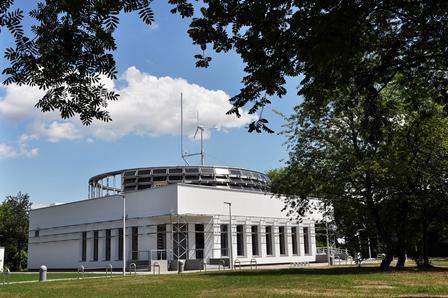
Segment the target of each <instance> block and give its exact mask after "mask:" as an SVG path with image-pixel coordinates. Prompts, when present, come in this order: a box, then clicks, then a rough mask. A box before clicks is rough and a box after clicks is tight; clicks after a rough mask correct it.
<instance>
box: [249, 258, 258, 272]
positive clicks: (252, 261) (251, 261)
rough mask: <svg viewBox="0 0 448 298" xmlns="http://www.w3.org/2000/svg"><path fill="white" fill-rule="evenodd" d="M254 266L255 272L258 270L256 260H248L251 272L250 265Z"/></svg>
mask: <svg viewBox="0 0 448 298" xmlns="http://www.w3.org/2000/svg"><path fill="white" fill-rule="evenodd" d="M253 264H255V270H257V269H258V264H257V260H255V259H252V260H250V269H251V270H252V265H253Z"/></svg>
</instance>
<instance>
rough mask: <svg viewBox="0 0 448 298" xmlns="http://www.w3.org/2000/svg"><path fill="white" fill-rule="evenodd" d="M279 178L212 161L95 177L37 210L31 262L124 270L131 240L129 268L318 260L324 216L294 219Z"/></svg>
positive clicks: (32, 226)
mask: <svg viewBox="0 0 448 298" xmlns="http://www.w3.org/2000/svg"><path fill="white" fill-rule="evenodd" d="M269 182H270V181H269V178H268V177H267V176H266V175H264V174H262V173H258V172H254V171H249V170H244V169H236V168H225V167H210V166H207V167H164V168H163V167H157V168H142V169H131V170H123V171H116V172H110V173H106V174H102V175H98V176H95V177H93V178H91V179H90V180H89V198H88V199H86V200H81V201H76V202H71V203H67V204H62V205H56V206H50V207H45V208H40V209H33V210H31V212H30V231H29V256H28V267H29V269H37V268H39V267H40V266H41V265H46V266H47V267H48V268H49V269H50V270H51V269H76V268H77V267H78V266H80V265H83V266H84V267H85V268H86V269H104V268H105V267H107V266H109V265H112V266H113V268H116V269H118V268H122V266H123V261H122V260H123V236H125V249H126V259H127V266H129V265H130V264H131V263H135V264H136V265H137V266H140V267H143V268H151V265H152V264H154V263H155V262H157V263H158V264H160V265H161V267H162V270H163V269H166V270H168V269H169V268H171V269H173V264H177V261H176V260H185V262H186V263H185V266H186V268H185V269H186V270H188V269H198V268H199V267H200V266H203V265H202V264H203V263H207V264H221V263H224V264H226V265H229V263H230V257H231V256H232V257H233V261H234V262H237V263H241V264H243V265H244V264H250V263H251V262H253V263H254V262H256V263H257V264H258V265H261V264H280V263H293V262H313V261H315V259H316V244H315V230H314V222H313V221H312V220H309V219H306V218H303V219H301V220H300V222H299V221H297V220H291V219H290V218H288V217H287V216H286V214H285V212H284V211H282V209H283V207H284V205H283V202H282V201H281V200H280V199H277V198H273V197H272V195H271V194H270V193H269ZM124 202H125V213H126V220H125V223H126V229H125V231H123V214H124V213H123V208H124V204H123V203H124ZM229 203H230V204H229ZM229 205H231V207H230V206H229ZM230 208H231V209H230ZM229 211H231V213H232V217H231V222H232V226H230V216H229ZM230 250H232V251H230Z"/></svg>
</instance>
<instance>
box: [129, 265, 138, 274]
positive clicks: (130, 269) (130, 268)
mask: <svg viewBox="0 0 448 298" xmlns="http://www.w3.org/2000/svg"><path fill="white" fill-rule="evenodd" d="M132 268H134V276H136V275H137V265H136V264H135V263H131V264H130V265H129V275H132Z"/></svg>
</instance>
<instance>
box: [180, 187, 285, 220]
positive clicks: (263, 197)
mask: <svg viewBox="0 0 448 298" xmlns="http://www.w3.org/2000/svg"><path fill="white" fill-rule="evenodd" d="M178 187H179V189H178V195H179V201H178V206H179V213H180V214H212V215H217V214H222V215H227V214H229V209H228V206H227V205H226V204H224V202H230V203H232V215H244V216H246V215H250V216H254V217H276V218H278V217H286V214H285V213H284V212H282V211H281V210H282V209H283V207H284V203H283V202H282V201H281V200H280V199H277V198H273V197H272V195H271V194H263V193H256V192H244V191H237V190H231V189H222V188H210V187H201V186H197V185H187V184H179V186H178Z"/></svg>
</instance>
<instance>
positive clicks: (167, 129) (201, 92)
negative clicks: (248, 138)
mask: <svg viewBox="0 0 448 298" xmlns="http://www.w3.org/2000/svg"><path fill="white" fill-rule="evenodd" d="M121 80H122V81H123V83H124V84H123V86H122V87H116V85H115V84H114V82H113V81H111V80H108V79H103V82H104V83H105V84H106V86H107V87H108V88H110V89H114V90H115V91H117V92H118V93H119V94H120V97H119V100H118V101H114V102H109V103H108V107H107V110H108V111H109V112H110V114H111V117H112V119H113V120H112V122H108V123H105V122H101V121H94V122H93V123H92V125H90V126H87V127H86V126H83V125H82V124H81V123H80V121H79V120H78V119H77V118H73V119H68V120H61V119H60V116H59V114H58V113H56V112H50V113H42V112H40V111H39V110H38V109H36V108H35V107H34V105H35V104H36V102H37V100H38V99H39V98H40V97H41V96H42V95H43V92H42V91H41V90H39V89H37V88H34V87H28V86H17V85H9V86H3V87H2V88H5V89H6V92H5V96H4V98H0V117H4V119H8V120H10V121H15V122H23V123H26V125H27V129H26V132H25V133H24V135H23V136H22V137H21V138H22V140H21V141H19V144H20V145H19V147H20V146H22V147H24V149H23V150H21V149H20V148H19V150H15V151H16V155H27V156H29V155H33V156H34V155H37V154H38V152H37V149H36V148H33V149H28V147H27V145H26V144H27V143H28V142H29V141H30V140H35V139H45V140H47V141H49V142H58V141H61V140H78V139H84V140H86V141H88V142H93V141H94V140H97V139H102V140H115V139H118V138H121V137H124V136H126V135H130V134H134V135H141V136H153V137H155V136H161V135H178V134H179V133H180V128H179V126H180V93H181V92H182V93H183V95H184V129H185V134H186V135H189V136H190V137H192V136H193V134H194V131H195V129H196V126H197V115H199V123H200V124H201V125H203V126H205V127H215V128H217V129H218V130H224V131H227V130H229V129H232V128H238V127H242V126H244V125H246V124H247V123H249V122H250V121H252V120H254V115H249V114H248V113H247V112H246V111H241V115H242V116H241V118H237V117H235V116H233V115H232V116H228V115H226V114H225V112H226V111H228V110H229V109H230V108H231V105H230V103H229V101H228V100H229V95H227V94H226V93H225V92H224V91H222V90H209V89H206V88H204V87H202V86H199V85H197V84H191V83H189V82H187V81H186V80H184V79H182V78H172V77H156V76H152V75H150V74H147V73H144V72H142V71H140V70H138V69H137V68H135V67H130V68H128V69H127V70H126V72H125V73H124V74H123V76H122V77H121ZM209 136H210V131H207V132H206V137H209ZM13 149H14V148H13ZM35 149H36V150H35ZM3 150H4V152H5V153H4V154H9V155H11V154H12V153H7V152H9V151H8V150H7V148H6V147H4V148H3ZM25 152H26V153H25Z"/></svg>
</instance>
